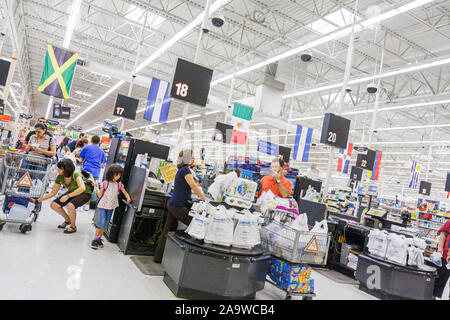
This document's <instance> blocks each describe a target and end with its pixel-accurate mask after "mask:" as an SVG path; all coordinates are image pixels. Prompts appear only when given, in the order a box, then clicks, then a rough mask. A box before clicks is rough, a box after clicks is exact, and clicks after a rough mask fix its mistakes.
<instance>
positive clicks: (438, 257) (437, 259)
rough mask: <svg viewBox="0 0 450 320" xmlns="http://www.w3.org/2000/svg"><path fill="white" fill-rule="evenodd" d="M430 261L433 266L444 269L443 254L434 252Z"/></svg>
mask: <svg viewBox="0 0 450 320" xmlns="http://www.w3.org/2000/svg"><path fill="white" fill-rule="evenodd" d="M430 260H431V262H432V263H433V264H435V265H437V266H438V267H442V254H441V253H440V252H437V251H436V252H433V253H432V254H431V255H430Z"/></svg>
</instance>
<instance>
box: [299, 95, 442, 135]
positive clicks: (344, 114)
mask: <svg viewBox="0 0 450 320" xmlns="http://www.w3.org/2000/svg"><path fill="white" fill-rule="evenodd" d="M447 103H450V99H448V100H437V101H430V102H419V103H414V104H405V105H400V106H392V107H386V108H380V109H378V112H383V111H392V110H400V109H408V108H417V107H428V106H434V105H437V104H447ZM371 112H373V109H367V110H358V111H347V112H342V115H343V116H349V115H355V114H361V113H371ZM323 117H324V116H323V115H322V116H311V117H304V118H296V119H292V121H302V120H312V119H321V118H323ZM376 130H378V129H376Z"/></svg>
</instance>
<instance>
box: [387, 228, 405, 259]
mask: <svg viewBox="0 0 450 320" xmlns="http://www.w3.org/2000/svg"><path fill="white" fill-rule="evenodd" d="M388 239H389V244H388V248H387V251H386V259H387V260H390V261H393V262H396V263H399V264H402V265H406V263H407V254H408V249H407V247H408V245H407V242H406V239H405V237H404V236H400V235H397V234H389V235H388Z"/></svg>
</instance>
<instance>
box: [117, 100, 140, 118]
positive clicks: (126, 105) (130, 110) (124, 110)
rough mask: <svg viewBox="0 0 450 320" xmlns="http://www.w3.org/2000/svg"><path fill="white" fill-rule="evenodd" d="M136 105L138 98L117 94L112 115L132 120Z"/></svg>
mask: <svg viewBox="0 0 450 320" xmlns="http://www.w3.org/2000/svg"><path fill="white" fill-rule="evenodd" d="M138 105H139V100H138V99H134V98H131V97H127V96H124V95H121V94H118V95H117V99H116V103H115V104H114V111H113V115H115V116H118V117H122V118H127V119H130V120H134V119H136V110H137V107H138Z"/></svg>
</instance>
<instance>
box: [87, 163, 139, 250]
mask: <svg viewBox="0 0 450 320" xmlns="http://www.w3.org/2000/svg"><path fill="white" fill-rule="evenodd" d="M122 175H123V168H122V167H121V166H120V165H118V164H113V165H111V166H110V167H109V169H108V171H106V180H105V181H103V185H102V186H101V188H100V190H99V192H98V198H99V201H98V203H97V208H98V223H97V228H96V229H95V237H94V240H92V243H91V248H92V249H97V248H99V247H100V248H103V243H102V236H103V233H104V232H105V229H106V227H107V226H108V224H109V221H110V220H111V217H112V214H113V212H114V209H115V208H117V207H118V206H119V200H118V198H119V193H120V192H122V193H123V195H124V196H125V198H127V201H128V203H130V202H131V198H130V196H129V195H128V193H127V191H126V190H125V188H124V187H123V185H122V182H120V180H121V179H122Z"/></svg>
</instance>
